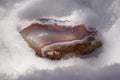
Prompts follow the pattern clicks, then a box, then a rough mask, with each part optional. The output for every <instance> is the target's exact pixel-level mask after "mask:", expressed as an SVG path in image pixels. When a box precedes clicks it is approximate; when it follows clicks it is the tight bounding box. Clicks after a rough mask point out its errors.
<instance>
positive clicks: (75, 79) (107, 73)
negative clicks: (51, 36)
mask: <svg viewBox="0 0 120 80" xmlns="http://www.w3.org/2000/svg"><path fill="white" fill-rule="evenodd" d="M46 4H47V5H46ZM0 12H1V14H0V80H56V79H57V80H68V79H69V80H119V79H120V76H119V75H120V54H119V53H120V47H119V45H120V36H119V34H120V27H119V25H120V0H51V1H49V0H20V1H19V0H12V1H9V0H0ZM40 17H53V18H58V19H61V20H63V21H64V20H66V19H67V20H70V21H71V20H72V21H73V22H74V23H76V24H85V25H86V26H88V27H89V26H92V27H95V28H97V29H98V30H99V32H101V34H102V36H103V38H102V40H103V43H104V45H103V47H102V48H99V49H98V50H96V51H95V52H94V53H93V54H91V55H88V56H85V57H83V58H75V57H73V58H70V59H63V60H60V61H51V60H48V59H42V58H39V57H37V56H36V55H35V52H34V50H32V49H31V48H29V47H28V44H27V43H26V42H25V41H24V39H23V38H22V37H21V35H20V34H19V32H18V28H23V27H24V26H26V25H27V24H29V23H30V21H31V20H34V19H36V18H40ZM21 25H22V26H21Z"/></svg>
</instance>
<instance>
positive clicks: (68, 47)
mask: <svg viewBox="0 0 120 80" xmlns="http://www.w3.org/2000/svg"><path fill="white" fill-rule="evenodd" d="M20 33H21V35H22V36H23V38H24V39H25V40H26V41H27V43H28V44H29V46H30V47H32V48H33V49H34V50H35V51H36V54H37V55H38V56H40V57H46V58H50V59H57V60H59V59H61V58H63V57H65V56H77V55H88V54H90V53H91V52H92V51H94V50H95V49H96V48H98V47H100V46H101V45H102V42H101V41H99V40H98V39H96V37H97V34H98V32H97V30H95V29H94V28H86V27H85V26H84V25H74V26H73V25H72V24H71V22H70V21H60V20H55V19H48V18H42V19H37V20H36V21H35V22H33V23H32V24H30V25H29V26H27V27H26V28H24V29H23V30H22V31H20Z"/></svg>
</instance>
